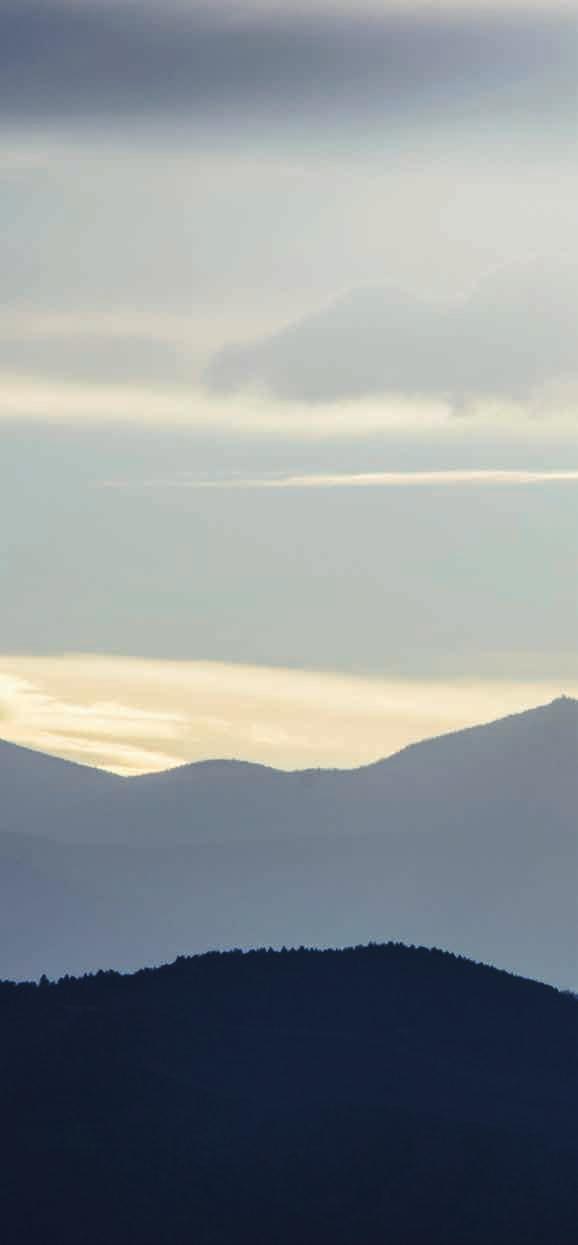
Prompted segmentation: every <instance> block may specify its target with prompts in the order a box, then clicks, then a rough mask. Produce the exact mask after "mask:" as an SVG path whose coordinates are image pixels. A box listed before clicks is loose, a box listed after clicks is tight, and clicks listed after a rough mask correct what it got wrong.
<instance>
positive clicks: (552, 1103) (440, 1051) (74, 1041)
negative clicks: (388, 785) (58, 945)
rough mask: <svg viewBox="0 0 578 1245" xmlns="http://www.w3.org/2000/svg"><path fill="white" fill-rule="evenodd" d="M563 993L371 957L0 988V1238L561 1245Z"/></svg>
mask: <svg viewBox="0 0 578 1245" xmlns="http://www.w3.org/2000/svg"><path fill="white" fill-rule="evenodd" d="M577 1020H578V1006H577V1003H576V1000H575V998H573V997H572V996H570V995H567V994H566V995H565V994H561V993H559V992H557V991H555V990H553V989H551V988H549V987H547V986H543V985H539V984H537V983H535V982H531V981H527V980H524V979H522V978H516V977H513V976H510V975H508V974H506V973H502V972H498V971H497V970H494V969H490V968H487V967H484V966H482V965H478V964H473V963H471V962H469V961H467V960H462V959H459V958H455V957H453V956H451V955H448V954H445V953H442V952H438V951H426V950H423V949H414V948H407V947H404V946H400V945H397V944H389V945H386V946H369V947H365V948H356V949H352V950H346V951H305V950H300V951H290V952H270V951H257V952H249V953H241V952H230V953H226V954H209V955H205V956H201V957H196V958H192V959H186V958H180V959H178V960H177V961H176V962H175V963H173V964H171V965H169V966H166V967H163V968H160V969H154V970H144V971H142V972H139V973H136V974H135V975H133V976H121V975H118V974H116V973H107V972H104V973H98V974H96V975H94V976H91V977H85V978H80V979H64V980H62V981H60V982H59V983H57V984H51V983H48V982H46V981H43V982H41V983H40V984H39V985H31V984H19V985H15V984H12V983H4V984H2V985H1V986H0V1048H1V1094H0V1119H1V1125H0V1127H1V1129H2V1149H3V1155H4V1158H3V1163H2V1169H1V1175H0V1180H1V1197H0V1206H1V1210H0V1216H1V1219H2V1238H3V1239H4V1240H6V1241H7V1242H8V1241H14V1242H15V1241H19V1242H22V1245H40V1243H42V1245H49V1243H50V1245H52V1243H53V1242H54V1243H56V1242H58V1245H104V1242H106V1243H107V1245H121V1243H122V1245H128V1243H129V1242H130V1243H132V1242H134V1243H135V1245H137V1243H138V1245H162V1243H163V1242H164V1243H166V1245H184V1243H185V1242H186V1243H187V1245H188V1243H189V1242H190V1243H191V1245H235V1243H237V1242H238V1243H242V1245H245V1243H246V1245H249V1243H250V1245H273V1243H274V1245H290V1243H291V1245H295V1243H297V1242H303V1243H305V1242H307V1243H309V1242H311V1245H315V1243H316V1242H319V1243H324V1242H327V1243H328V1245H353V1243H354V1242H360V1245H373V1243H375V1245H377V1242H380V1245H382V1243H385V1242H387V1243H388V1245H418V1243H419V1242H424V1243H425V1242H431V1243H432V1245H442V1243H443V1245H518V1243H519V1245H532V1243H533V1245H538V1243H540V1245H542V1243H543V1245H553V1243H554V1242H556V1245H571V1243H572V1242H573V1241H574V1240H575V1239H577V1232H578V1221H577V1215H576V1209H577V1208H576V1195H575V1192H574V1189H575V1179H574V1177H575V1163H576V1141H577V1135H576V1133H577V1130H576V1119H577V1118H578V1114H577V1106H578V1103H577V1101H576V1099H577V1093H576V1090H577V1084H576V1071H577V1068H576V1037H577Z"/></svg>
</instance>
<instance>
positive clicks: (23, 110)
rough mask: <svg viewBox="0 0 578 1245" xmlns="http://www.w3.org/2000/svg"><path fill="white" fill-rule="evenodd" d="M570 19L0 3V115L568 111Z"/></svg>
mask: <svg viewBox="0 0 578 1245" xmlns="http://www.w3.org/2000/svg"><path fill="white" fill-rule="evenodd" d="M577 48H578V33H577V26H576V23H575V22H574V21H573V20H570V19H569V18H563V17H560V16H559V15H557V16H556V15H552V17H551V18H548V17H544V16H543V15H542V16H536V15H534V16H533V17H532V16H530V15H529V14H518V15H517V16H516V17H511V18H500V17H497V16H487V15H486V16H483V15H477V16H470V17H467V16H464V15H455V14H454V15H453V16H452V15H444V16H442V15H439V16H436V17H433V18H427V17H424V16H423V15H422V16H417V15H416V14H413V15H411V14H410V15H408V16H405V17H402V16H399V15H397V16H395V15H392V14H389V15H387V16H383V17H381V18H379V17H375V18H370V17H361V16H360V17H358V18H354V17H347V16H341V17H334V18H327V17H325V18H323V17H320V16H319V15H315V14H311V15H310V16H307V15H295V16H294V17H289V16H286V15H277V16H274V15H263V14H253V16H247V15H246V16H245V17H239V16H237V17H233V16H231V15H230V14H229V15H227V14H222V15H219V14H218V13H217V14H216V15H215V14H214V13H209V12H208V11H207V10H206V9H201V8H199V9H195V8H193V9H192V10H187V11H186V12H185V11H181V12H179V10H175V9H171V8H170V7H169V8H167V10H166V11H165V12H164V13H163V11H162V10H160V9H156V8H151V7H143V6H138V7H137V6H134V7H129V8H123V6H120V7H119V8H118V9H117V10H114V9H113V8H112V7H109V6H108V5H107V4H100V3H99V4H98V5H97V4H88V3H86V4H82V5H75V6H73V5H71V4H70V3H65V2H63V0H42V3H40V2H39V0H36V2H32V0H0V108H1V110H2V115H3V117H4V119H5V121H6V120H14V119H27V118H28V119H35V120H44V119H47V118H48V119H49V118H51V117H52V118H59V119H60V118H62V119H67V120H69V121H71V122H72V121H74V120H75V119H81V118H106V117H108V116H111V115H117V114H121V115H129V116H131V117H133V118H137V117H141V118H146V117H150V116H151V115H158V114H163V113H167V114H174V113H178V114H184V115H185V116H190V117H191V118H193V119H194V118H200V119H211V120H213V121H214V122H219V120H220V119H221V118H227V120H228V121H230V119H231V117H240V119H241V120H242V119H243V118H244V119H245V120H247V119H251V118H253V119H254V120H255V121H258V122H260V123H261V124H263V123H265V122H266V121H267V120H268V119H271V118H273V119H275V118H276V119H277V120H280V119H285V120H286V119H287V118H291V117H292V116H293V117H296V118H300V117H303V116H305V115H307V116H310V115H311V114H314V115H316V116H318V117H319V118H320V120H323V118H325V120H327V121H330V120H332V119H334V120H335V119H336V118H337V119H339V118H340V117H343V115H344V114H346V115H355V114H356V113H361V114H362V115H364V114H372V115H375V116H376V117H380V116H387V115H391V114H395V113H396V111H398V112H401V113H402V114H403V115H407V114H408V112H409V115H410V116H411V114H412V112H413V111H416V112H417V113H418V114H423V112H424V110H431V109H434V110H435V111H437V112H440V111H441V112H442V113H443V112H444V111H449V112H450V113H451V112H454V113H455V112H456V111H457V113H458V115H459V114H460V113H461V112H463V109H464V108H465V107H467V105H468V102H471V103H473V104H474V106H475V107H476V109H479V108H480V107H483V108H484V109H490V110H491V109H494V108H497V109H499V110H501V111H503V110H504V109H505V110H506V111H507V110H512V109H514V110H516V109H518V110H521V111H522V112H524V111H528V109H530V110H531V111H532V112H533V113H537V114H548V113H551V111H552V109H553V108H555V109H556V110H557V111H558V112H564V111H566V110H569V109H570V106H571V103H572V101H573V100H575V97H576V85H575V84H576V63H577V55H576V53H577Z"/></svg>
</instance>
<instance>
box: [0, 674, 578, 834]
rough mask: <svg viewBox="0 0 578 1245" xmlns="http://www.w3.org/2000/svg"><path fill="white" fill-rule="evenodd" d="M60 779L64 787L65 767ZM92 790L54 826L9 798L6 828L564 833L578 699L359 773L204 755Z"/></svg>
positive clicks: (575, 790)
mask: <svg viewBox="0 0 578 1245" xmlns="http://www.w3.org/2000/svg"><path fill="white" fill-rule="evenodd" d="M0 761H1V757H0ZM58 765H64V763H63V762H58ZM81 768H82V767H78V766H73V767H72V769H73V770H78V769H81ZM90 773H95V771H90ZM105 777H106V778H111V776H109V775H108V776H105ZM62 778H63V787H64V786H65V785H66V786H67V787H68V786H70V781H69V775H67V774H64V773H63V775H62ZM0 780H2V773H1V771H0ZM2 781H3V780H2ZM94 786H95V791H94V798H92V793H91V799H90V803H88V802H87V804H86V807H85V808H84V810H83V816H82V818H81V819H80V820H79V818H78V816H77V805H76V804H75V803H74V801H73V800H70V802H69V809H70V810H71V813H72V815H70V812H69V811H68V810H67V811H66V813H64V812H63V816H62V818H61V820H60V822H55V821H54V820H53V819H52V818H51V819H50V821H49V822H45V821H44V820H43V819H42V818H41V817H35V818H32V817H30V815H29V812H28V808H26V810H25V813H24V814H23V812H22V809H21V807H20V806H19V804H18V801H16V802H15V804H14V807H13V810H12V818H11V819H10V815H9V812H8V810H7V811H6V813H5V816H4V820H3V828H4V829H22V830H25V831H26V832H27V833H29V834H35V835H44V834H45V835H46V836H47V837H49V838H52V839H58V840H60V841H65V842H81V841H85V842H87V841H88V842H124V843H137V842H143V843H144V842H147V843H154V844H165V843H167V842H180V843H215V842H219V841H221V842H231V841H233V840H237V839H242V840H243V839H267V840H268V839H271V838H275V837H281V836H283V835H289V836H290V837H294V835H295V833H296V831H298V832H299V834H300V835H303V836H306V835H309V834H315V835H318V834H325V833H327V834H346V835H350V834H352V833H360V834H362V833H367V832H373V831H377V832H382V831H384V830H399V829H402V828H407V829H413V830H420V831H423V830H426V829H434V828H435V827H440V828H449V827H450V826H455V827H458V826H466V825H471V823H472V818H473V819H474V823H475V824H476V825H477V824H478V822H480V824H485V825H487V824H489V822H490V821H491V820H492V819H493V818H494V816H495V815H496V814H497V815H498V817H499V818H500V819H501V821H502V823H503V824H505V822H506V820H508V821H510V822H511V821H512V820H513V821H514V822H516V824H520V825H521V824H522V822H524V823H525V825H526V826H530V827H531V826H533V825H536V824H537V825H540V824H542V823H543V820H544V818H548V820H550V821H551V820H552V819H554V822H555V824H556V826H559V825H560V826H562V827H563V828H565V829H567V830H571V829H572V828H573V827H574V825H575V820H576V810H577V808H578V701H575V700H571V699H569V698H564V697H562V698H560V699H559V700H556V701H554V702H553V703H552V704H550V705H546V706H544V707H542V708H539V709H535V710H530V711H528V712H525V713H520V714H516V715H514V716H512V717H508V718H504V719H501V720H499V721H498V722H493V723H491V724H489V725H487V726H478V727H473V728H471V729H469V730H464V731H458V732H456V733H455V734H451V735H444V736H440V737H439V738H437V739H433V740H427V741H425V742H423V743H418V744H413V745H411V746H410V747H408V748H405V749H404V750H403V751H402V752H399V753H397V754H396V755H395V756H392V757H388V758H387V759H385V760H383V761H378V762H376V763H375V764H373V765H367V766H363V767H362V768H360V769H357V770H305V771H297V772H293V773H287V772H284V771H280V770H274V769H270V768H267V767H265V766H261V765H252V764H248V763H245V762H239V761H208V762H200V763H197V764H192V765H183V766H179V767H178V768H177V769H173V770H169V771H166V772H164V773H160V774H147V775H143V776H142V777H139V778H132V779H112V782H111V783H110V784H109V783H108V782H103V783H102V784H100V783H98V782H97V783H95V784H94ZM490 811H491V815H490ZM478 815H479V816H478Z"/></svg>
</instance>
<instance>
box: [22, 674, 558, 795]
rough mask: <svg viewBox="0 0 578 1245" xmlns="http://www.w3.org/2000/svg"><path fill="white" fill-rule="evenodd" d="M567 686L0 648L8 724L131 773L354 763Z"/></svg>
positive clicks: (65, 753)
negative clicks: (198, 764)
mask: <svg viewBox="0 0 578 1245" xmlns="http://www.w3.org/2000/svg"><path fill="white" fill-rule="evenodd" d="M566 690H567V691H568V692H569V693H570V694H574V695H576V693H577V692H578V688H576V687H567V688H566ZM559 692H560V687H559V686H557V685H554V684H551V683H533V684H532V683H528V682H520V683H516V682H507V681H502V682H497V681H491V680H484V682H483V683H482V682H480V681H478V680H473V681H470V682H465V681H462V682H453V683H452V682H448V681H445V682H442V681H437V682H424V681H421V682H420V681H409V680H397V681H396V680H386V679H381V678H361V677H353V676H350V675H339V674H330V673H322V674H319V673H315V672H312V671H303V670H287V669H282V668H278V667H277V668H271V667H265V666H244V665H233V664H225V663H220V662H194V661H183V662H176V661H161V660H144V659H137V658H132V659H131V658H124V657H103V656H91V655H84V654H76V655H69V656H63V657H30V656H28V657H24V656H23V657H8V656H7V657H0V723H1V729H0V734H1V736H2V737H3V738H4V739H7V740H10V741H11V742H13V743H17V744H21V745H24V746H26V747H31V748H37V749H40V750H41V751H46V752H49V753H52V754H54V755H57V756H61V757H65V758H67V759H69V760H75V761H83V762H85V763H87V764H91V765H96V766H101V767H102V768H105V769H111V770H115V771H116V772H118V773H124V774H131V773H143V772H146V771H151V770H160V769H167V768H170V767H171V766H174V765H178V764H181V763H183V762H185V761H196V760H202V759H207V758H224V757H238V758H241V759H245V760H250V761H257V762H263V763H266V764H270V765H275V766H278V767H280V768H286V769H292V768H307V767H315V766H319V765H322V766H332V765H336V766H345V767H347V766H352V765H358V764H363V763H364V762H369V761H371V760H374V759H376V758H378V757H380V756H384V755H387V754H389V753H392V752H394V751H397V750H398V749H399V748H401V747H403V746H404V745H405V744H407V743H411V742H414V741H417V740H419V739H422V738H425V737H427V736H431V735H435V734H440V733H442V732H444V731H449V730H457V729H460V728H461V727H464V726H468V725H473V724H475V723H476V722H482V721H491V720H492V719H493V718H496V717H499V716H501V715H503V714H506V713H511V712H516V711H518V710H521V709H524V708H530V707H532V706H534V705H537V704H540V703H543V702H544V701H547V700H549V699H553V698H554V697H555V696H557V695H558V694H559Z"/></svg>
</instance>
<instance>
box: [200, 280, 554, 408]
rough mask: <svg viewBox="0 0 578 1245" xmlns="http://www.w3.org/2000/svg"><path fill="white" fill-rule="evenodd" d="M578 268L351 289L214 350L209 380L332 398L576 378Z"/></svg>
mask: <svg viewBox="0 0 578 1245" xmlns="http://www.w3.org/2000/svg"><path fill="white" fill-rule="evenodd" d="M577 312H578V270H576V269H569V270H562V271H560V272H558V273H554V274H552V273H544V272H542V271H540V270H539V269H533V268H532V269H522V270H518V269H511V270H507V271H505V272H502V273H497V274H496V275H494V276H493V277H491V278H488V279H487V280H486V281H485V282H484V283H483V284H482V285H481V286H479V287H478V288H477V289H476V290H475V291H474V293H473V294H471V295H470V296H469V297H467V298H464V299H462V300H459V301H451V302H446V303H441V302H439V303H426V302H422V301H420V300H418V299H416V298H414V297H411V296H407V295H404V294H401V293H400V292H399V291H397V290H394V289H366V290H359V291H354V292H353V293H351V294H350V295H348V296H347V297H345V298H343V299H341V300H340V301H338V302H337V303H335V304H333V305H332V306H330V307H328V308H326V309H325V310H323V311H321V312H319V313H318V314H316V315H313V316H308V317H306V318H305V319H304V320H302V321H301V322H299V323H297V324H294V325H291V326H289V327H288V328H286V329H284V330H282V331H281V332H279V333H276V334H274V335H271V336H269V337H267V338H265V339H263V340H261V341H258V342H255V343H253V344H249V345H233V346H229V347H227V348H225V349H224V350H223V351H221V352H220V353H219V354H218V355H217V356H216V357H215V358H214V359H213V361H212V363H211V365H210V366H209V368H208V369H207V371H206V373H205V381H206V383H207V385H208V386H209V388H211V389H213V390H214V391H217V392H234V391H235V390H240V389H243V388H246V387H251V386H254V385H257V386H260V387H263V386H264V387H265V388H267V389H268V390H269V391H270V392H272V393H273V394H275V395H276V396H277V397H280V398H286V399H295V400H305V401H309V402H317V401H339V400H343V399H353V398H359V397H363V396H369V395H376V394H379V393H397V394H401V395H404V396H408V397H417V396H421V397H427V398H434V399H435V398H441V399H443V400H449V401H451V402H452V403H453V404H454V405H457V406H459V407H461V406H462V405H463V404H464V403H466V404H467V403H468V402H469V401H475V400H478V399H491V398H509V399H511V400H514V401H526V400H527V399H528V398H530V397H532V396H533V395H536V396H539V395H540V393H541V391H543V390H544V388H545V387H548V386H551V385H553V384H556V383H557V382H563V383H564V384H566V383H568V382H570V383H572V384H574V383H575V382H576V380H577V379H578V355H577V351H576V345H577V342H576V324H577V322H578V319H577Z"/></svg>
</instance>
